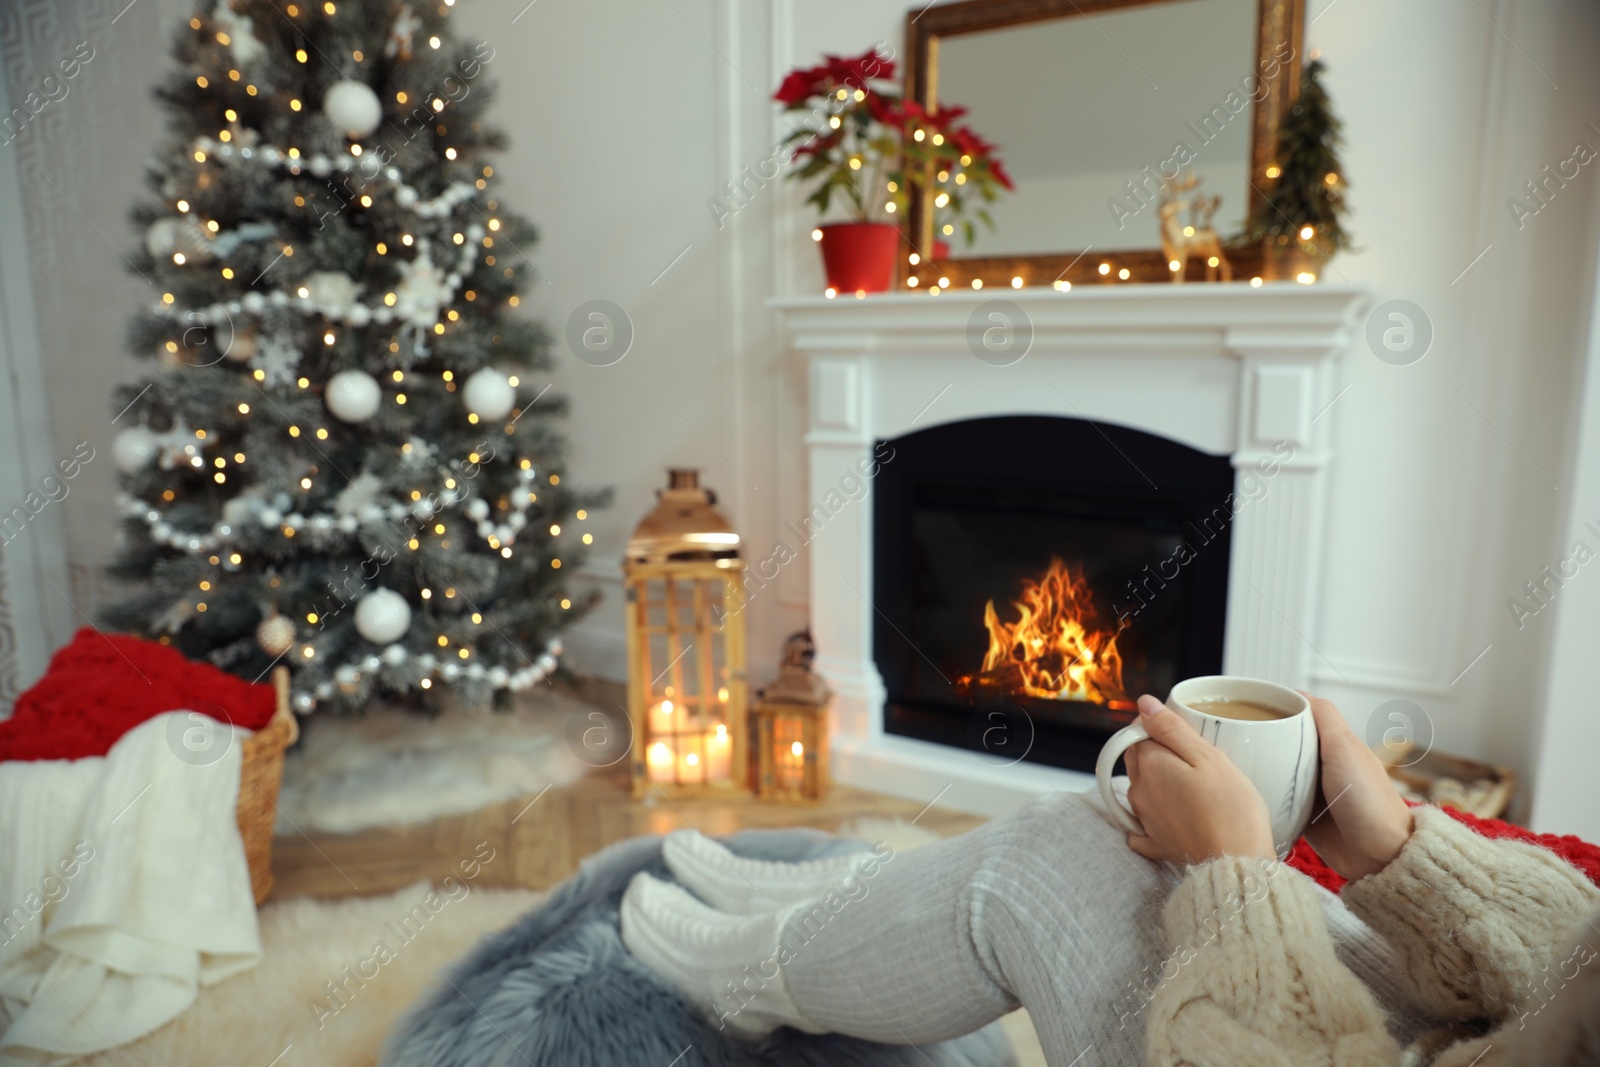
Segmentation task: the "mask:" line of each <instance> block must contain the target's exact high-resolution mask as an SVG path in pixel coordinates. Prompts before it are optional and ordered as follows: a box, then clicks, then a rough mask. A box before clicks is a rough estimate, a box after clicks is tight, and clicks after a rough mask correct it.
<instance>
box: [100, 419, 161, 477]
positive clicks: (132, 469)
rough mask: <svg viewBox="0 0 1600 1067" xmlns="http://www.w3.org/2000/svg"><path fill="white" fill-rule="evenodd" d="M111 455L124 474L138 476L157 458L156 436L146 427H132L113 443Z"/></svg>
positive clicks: (118, 435)
mask: <svg viewBox="0 0 1600 1067" xmlns="http://www.w3.org/2000/svg"><path fill="white" fill-rule="evenodd" d="M111 455H112V458H113V459H115V460H116V463H117V468H118V469H119V470H121V471H122V472H123V473H124V474H137V473H138V472H139V471H142V470H144V469H145V468H146V467H148V466H150V462H151V460H153V459H155V458H156V435H155V434H153V433H151V432H150V430H149V429H148V428H147V427H144V426H130V427H128V428H127V429H126V430H123V431H122V432H121V433H119V434H117V436H116V438H115V439H114V440H113V441H112V442H111Z"/></svg>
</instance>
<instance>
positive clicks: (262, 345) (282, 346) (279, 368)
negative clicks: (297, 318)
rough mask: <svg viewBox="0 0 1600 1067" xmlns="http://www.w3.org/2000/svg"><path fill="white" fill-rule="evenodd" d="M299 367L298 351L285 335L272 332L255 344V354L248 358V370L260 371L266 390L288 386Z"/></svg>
mask: <svg viewBox="0 0 1600 1067" xmlns="http://www.w3.org/2000/svg"><path fill="white" fill-rule="evenodd" d="M299 367H300V349H299V348H298V347H296V345H295V343H294V341H293V339H291V338H290V337H289V336H288V335H287V334H285V333H283V332H281V331H279V330H274V331H272V333H270V334H268V335H266V336H265V337H262V338H261V339H260V341H258V342H257V344H256V354H255V355H254V356H252V357H251V358H250V369H252V370H258V371H261V372H262V374H264V375H265V376H266V377H265V378H264V379H263V383H264V384H265V385H266V386H267V388H269V389H270V388H272V387H273V386H277V385H290V384H292V383H293V382H294V380H295V371H296V370H298V369H299Z"/></svg>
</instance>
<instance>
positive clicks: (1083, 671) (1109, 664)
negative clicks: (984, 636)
mask: <svg viewBox="0 0 1600 1067" xmlns="http://www.w3.org/2000/svg"><path fill="white" fill-rule="evenodd" d="M1011 606H1012V607H1013V608H1014V609H1016V614H1017V620H1016V621H1015V622H1010V623H1008V622H1002V621H1001V620H1000V615H999V613H998V612H997V611H995V607H994V601H993V600H990V601H989V602H988V603H987V604H985V605H984V606H983V625H984V629H986V630H988V632H989V648H988V651H986V652H985V653H984V656H983V667H982V668H981V669H980V670H979V671H978V672H976V673H974V674H965V675H962V676H960V677H959V678H957V679H956V688H957V690H958V691H961V692H968V693H972V692H975V691H976V692H981V691H983V690H985V689H988V690H993V691H994V694H995V695H999V696H1016V697H1040V698H1042V699H1044V700H1086V701H1091V702H1094V703H1097V704H1104V705H1105V706H1106V707H1109V708H1114V709H1116V710H1118V711H1127V710H1129V709H1131V708H1132V707H1133V701H1131V700H1129V699H1128V694H1127V692H1126V691H1125V690H1124V689H1123V687H1122V655H1121V653H1119V652H1118V651H1117V634H1118V633H1119V632H1120V631H1121V629H1122V626H1123V625H1125V622H1124V623H1121V624H1118V625H1116V626H1105V625H1102V624H1101V623H1100V622H1099V618H1098V616H1099V614H1100V612H1099V609H1098V607H1097V606H1096V604H1095V599H1094V592H1093V590H1092V589H1090V587H1089V580H1088V578H1087V577H1085V576H1084V574H1083V572H1082V570H1081V569H1080V571H1079V573H1078V574H1076V575H1074V574H1073V573H1072V570H1071V568H1069V567H1068V566H1067V565H1066V564H1064V563H1062V562H1061V560H1060V559H1052V560H1051V561H1050V566H1049V568H1048V569H1047V570H1046V571H1045V573H1044V575H1043V576H1042V577H1040V578H1038V579H1033V578H1024V579H1023V580H1022V591H1021V593H1020V594H1019V595H1018V597H1017V599H1016V600H1015V601H1013V602H1012V605H1011Z"/></svg>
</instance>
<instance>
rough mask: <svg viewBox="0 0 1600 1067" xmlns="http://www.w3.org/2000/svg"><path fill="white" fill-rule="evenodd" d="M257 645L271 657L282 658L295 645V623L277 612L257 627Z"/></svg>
mask: <svg viewBox="0 0 1600 1067" xmlns="http://www.w3.org/2000/svg"><path fill="white" fill-rule="evenodd" d="M256 644H258V645H260V646H261V651H263V652H265V653H266V654H267V655H269V656H281V655H283V654H284V653H285V652H287V651H289V648H290V646H292V645H293V644H294V623H293V622H292V621H290V620H289V619H287V618H285V617H284V616H282V615H279V614H278V613H277V612H273V613H272V614H271V615H268V616H267V617H266V618H265V619H262V620H261V625H260V626H257V627H256Z"/></svg>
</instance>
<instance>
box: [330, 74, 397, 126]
mask: <svg viewBox="0 0 1600 1067" xmlns="http://www.w3.org/2000/svg"><path fill="white" fill-rule="evenodd" d="M322 113H323V114H324V115H326V116H328V121H329V122H331V123H333V125H334V128H336V129H339V130H343V131H344V132H345V133H346V134H348V135H349V136H351V137H365V136H366V135H367V134H369V133H371V132H372V131H373V130H375V129H377V128H378V123H380V122H382V121H383V104H382V103H381V102H379V100H378V94H377V93H375V92H373V91H372V90H371V89H370V88H369V87H367V86H366V85H363V84H362V83H361V82H357V81H349V80H345V81H341V82H335V83H334V85H333V87H332V88H330V89H329V90H328V95H326V96H324V97H323V98H322Z"/></svg>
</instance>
